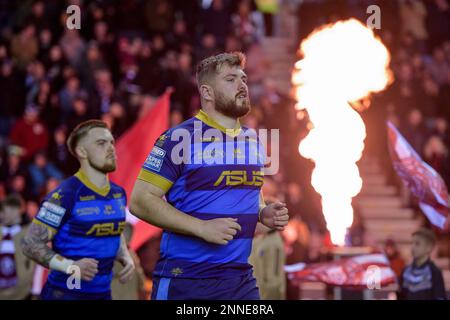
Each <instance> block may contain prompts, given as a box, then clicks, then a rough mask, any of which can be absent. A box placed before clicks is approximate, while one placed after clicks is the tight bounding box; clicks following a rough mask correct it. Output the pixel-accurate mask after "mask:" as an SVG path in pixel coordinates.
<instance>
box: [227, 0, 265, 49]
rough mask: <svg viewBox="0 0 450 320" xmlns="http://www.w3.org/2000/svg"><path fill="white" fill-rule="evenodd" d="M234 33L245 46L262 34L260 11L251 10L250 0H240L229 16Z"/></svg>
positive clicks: (262, 23)
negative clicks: (235, 10)
mask: <svg viewBox="0 0 450 320" xmlns="http://www.w3.org/2000/svg"><path fill="white" fill-rule="evenodd" d="M231 22H232V26H233V32H234V35H235V36H236V37H237V38H239V39H241V41H242V42H243V44H244V47H245V48H247V47H248V46H250V44H252V43H253V42H256V41H259V40H261V38H262V37H263V36H264V22H263V18H262V15H261V13H259V12H257V11H255V10H253V8H252V2H251V1H250V0H241V1H240V2H239V4H238V9H237V12H236V13H234V14H233V15H232V16H231Z"/></svg>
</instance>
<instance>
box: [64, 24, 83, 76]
mask: <svg viewBox="0 0 450 320" xmlns="http://www.w3.org/2000/svg"><path fill="white" fill-rule="evenodd" d="M59 45H60V46H61V48H62V50H63V52H64V55H65V57H66V58H67V60H68V61H69V63H70V64H71V65H72V66H73V67H75V68H78V67H80V63H81V59H82V57H83V54H84V51H85V50H86V43H85V41H84V40H83V38H81V36H80V33H79V31H78V30H77V29H67V28H65V29H64V34H63V36H62V37H61V39H60V41H59Z"/></svg>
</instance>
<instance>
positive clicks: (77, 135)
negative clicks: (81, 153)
mask: <svg viewBox="0 0 450 320" xmlns="http://www.w3.org/2000/svg"><path fill="white" fill-rule="evenodd" d="M94 128H105V129H108V126H107V124H106V122H104V121H102V120H87V121H85V122H82V123H80V124H79V125H77V126H76V127H75V129H73V130H72V132H71V133H70V135H69V138H68V139H67V149H69V152H70V153H71V154H72V155H73V156H74V157H75V158H76V157H77V154H76V153H75V149H76V147H77V145H78V142H80V140H81V138H83V137H85V136H86V135H87V134H88V132H89V131H90V130H91V129H94Z"/></svg>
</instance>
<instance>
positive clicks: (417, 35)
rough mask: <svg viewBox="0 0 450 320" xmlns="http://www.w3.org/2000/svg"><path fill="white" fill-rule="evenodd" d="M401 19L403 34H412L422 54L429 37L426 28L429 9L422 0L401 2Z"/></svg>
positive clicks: (403, 0) (402, 0) (404, 0)
mask: <svg viewBox="0 0 450 320" xmlns="http://www.w3.org/2000/svg"><path fill="white" fill-rule="evenodd" d="M399 9H400V19H401V26H402V32H403V33H410V34H411V36H412V37H414V39H415V40H416V43H417V45H418V49H419V51H420V52H424V51H425V45H426V40H427V37H428V34H427V30H426V27H425V19H426V16H427V9H426V7H425V4H424V3H423V2H422V1H420V0H401V1H400V8H399Z"/></svg>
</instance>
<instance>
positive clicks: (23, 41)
mask: <svg viewBox="0 0 450 320" xmlns="http://www.w3.org/2000/svg"><path fill="white" fill-rule="evenodd" d="M38 50H39V43H38V39H37V38H36V28H35V26H34V25H33V24H27V25H25V26H24V27H23V28H22V31H21V32H20V33H19V34H17V35H15V36H14V37H13V38H12V40H11V56H12V57H13V59H14V62H15V63H16V65H17V67H18V68H19V69H25V68H26V66H27V65H28V64H29V63H30V62H31V61H33V60H34V58H36V56H37V54H38Z"/></svg>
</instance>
